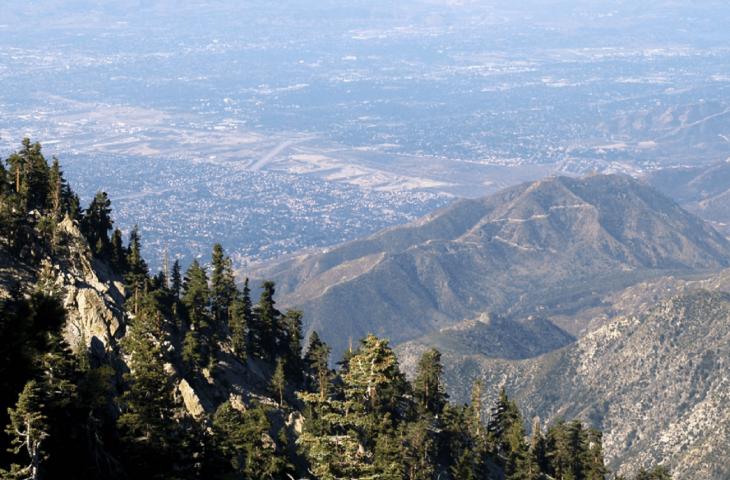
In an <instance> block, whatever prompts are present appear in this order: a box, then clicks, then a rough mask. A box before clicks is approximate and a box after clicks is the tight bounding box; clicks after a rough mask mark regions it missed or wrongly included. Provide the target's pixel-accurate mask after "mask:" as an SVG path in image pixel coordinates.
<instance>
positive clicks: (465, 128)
mask: <svg viewBox="0 0 730 480" xmlns="http://www.w3.org/2000/svg"><path fill="white" fill-rule="evenodd" d="M729 13H730V12H728V7H727V6H726V5H725V4H724V3H722V2H701V4H692V5H691V6H683V5H682V4H681V3H677V2H667V1H656V2H650V3H646V2H644V3H642V4H641V5H632V4H631V3H626V2H587V3H586V2H565V1H544V2H541V1H533V2H519V4H518V5H515V4H514V2H500V1H497V2H445V1H443V2H441V1H419V0H410V1H407V2H401V3H399V4H398V5H397V6H394V5H393V4H392V2H382V1H369V2H359V1H348V2H344V3H343V2H329V1H325V2H305V1H285V2H274V3H272V2H260V1H251V2H244V3H240V2H229V1H224V2H186V3H185V4H184V5H180V4H179V3H178V2H172V1H163V0H161V1H155V2H136V1H122V2H115V3H114V4H113V5H111V4H104V3H100V2H91V1H78V2H72V3H68V4H66V5H64V6H60V5H59V4H58V2H52V1H39V2H33V4H30V5H26V4H25V2H18V1H14V0H11V1H9V2H6V3H5V7H4V8H3V9H2V11H1V12H0V81H1V82H2V85H3V88H2V89H1V91H0V149H1V150H2V151H3V152H4V153H7V152H10V151H11V149H12V148H14V146H15V145H16V144H17V142H18V141H19V139H20V138H22V137H23V136H24V135H31V136H33V137H34V138H38V139H42V140H43V143H44V146H45V149H46V150H47V151H48V153H49V154H52V153H58V154H60V155H62V156H63V161H64V165H65V168H66V170H67V175H68V178H69V180H70V181H71V183H72V184H73V185H74V186H75V187H76V189H77V190H78V191H79V193H80V194H81V196H82V198H83V199H84V200H85V201H88V200H89V199H90V198H91V197H92V196H93V194H94V193H95V192H96V190H97V189H103V190H106V191H107V192H108V193H109V194H110V196H111V197H112V198H113V199H114V202H115V203H114V208H115V212H116V217H115V218H116V221H117V224H118V225H119V226H121V227H123V228H124V229H125V231H128V230H129V229H130V228H131V226H132V225H133V224H134V223H139V224H140V225H141V228H142V233H143V235H144V237H145V239H146V244H145V245H146V246H145V249H146V252H147V253H148V256H149V257H150V258H151V261H152V262H153V263H155V264H157V263H159V261H160V259H161V257H162V252H163V251H164V250H165V248H167V249H168V251H169V252H170V254H171V255H172V256H182V258H184V259H185V260H187V261H189V260H190V259H191V258H193V257H196V256H200V255H202V254H203V253H204V252H206V251H207V245H208V244H209V243H210V238H211V236H212V235H213V233H215V235H216V237H218V238H220V240H221V241H222V242H223V244H224V246H225V247H226V248H227V249H228V250H229V251H231V252H232V253H233V254H234V257H235V258H236V262H237V264H238V265H239V266H241V267H243V266H245V265H246V264H247V263H249V262H252V261H257V260H262V259H270V258H274V257H277V256H280V255H282V254H286V253H292V252H295V251H298V250H301V249H304V248H311V247H324V246H328V245H334V244H337V243H339V242H342V241H346V240H352V239H355V238H358V237H360V236H363V235H366V234H369V233H373V232H375V231H376V230H378V229H380V228H382V227H386V226H390V225H395V224H402V223H406V222H408V221H410V220H413V219H415V218H417V217H418V216H420V215H422V214H425V213H428V212H430V211H432V210H434V209H435V208H437V207H440V206H444V205H446V204H448V203H449V202H451V201H452V200H453V199H454V198H456V197H478V196H482V195H485V194H488V193H493V192H495V191H497V190H499V189H501V188H504V187H506V186H509V185H514V184H516V183H519V182H522V181H525V180H534V179H538V178H542V177H543V176H545V175H548V174H551V173H568V174H584V173H588V172H592V171H598V172H626V173H630V174H632V175H641V174H643V173H646V172H650V171H655V170H656V169H659V168H662V167H667V166H680V165H684V166H686V165H692V166H698V165H706V164H711V163H714V162H718V161H719V162H722V161H725V160H726V158H727V157H728V156H730V155H729V154H728V146H730V143H729V142H728V138H730V131H728V125H729V123H728V121H727V119H728V115H729V113H728V112H729V111H730V110H729V109H730V104H728V102H727V98H728V87H729V86H730V76H728V74H727V72H728V71H730V49H728V47H727V45H728V40H729V39H728V33H727V29H726V28H725V26H726V25H725V22H724V21H723V19H725V18H727V17H728V14H729ZM21 26H22V29H23V32H24V34H23V36H22V37H18V35H17V31H18V28H21ZM269 207H272V208H275V209H276V211H277V215H275V216H271V215H267V214H265V213H262V212H265V211H267V209H268V208H269ZM171 212H174V213H175V215H171ZM252 231H263V232H267V233H265V234H264V235H252V234H251V233H250V232H252Z"/></svg>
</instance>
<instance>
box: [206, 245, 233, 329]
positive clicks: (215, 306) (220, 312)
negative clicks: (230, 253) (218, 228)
mask: <svg viewBox="0 0 730 480" xmlns="http://www.w3.org/2000/svg"><path fill="white" fill-rule="evenodd" d="M210 291H211V292H210V293H211V295H210V297H211V310H212V313H213V321H214V323H215V331H216V332H219V333H223V332H225V331H226V330H227V328H228V320H229V310H230V308H231V304H232V303H233V300H234V299H235V297H236V283H235V280H234V275H233V265H232V262H231V259H230V257H227V256H226V255H225V252H224V251H223V247H222V246H221V244H220V243H216V244H215V245H214V246H213V254H212V259H211V275H210Z"/></svg>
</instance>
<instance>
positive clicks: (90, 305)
mask: <svg viewBox="0 0 730 480" xmlns="http://www.w3.org/2000/svg"><path fill="white" fill-rule="evenodd" d="M56 243H57V245H56V247H55V249H54V253H53V255H52V256H48V255H46V256H45V257H44V258H42V259H41V260H40V265H38V264H37V263H33V262H28V263H26V262H24V261H23V259H22V258H23V257H22V255H21V256H20V257H18V256H16V255H11V254H9V253H8V252H6V251H3V250H1V249H0V298H3V297H8V296H9V295H10V292H11V291H12V290H13V289H15V288H18V287H21V291H23V289H29V288H32V287H33V285H39V284H42V288H44V289H47V290H52V291H54V292H55V293H56V294H58V295H60V297H61V299H62V301H63V305H64V307H65V308H66V312H67V321H66V326H65V328H64V337H65V339H66V341H67V342H68V344H69V345H70V346H71V347H76V346H77V345H78V344H79V343H80V342H82V341H83V342H85V343H86V345H87V346H90V347H91V348H92V349H93V351H95V352H97V353H100V354H103V352H104V351H105V350H107V349H109V348H112V347H113V346H114V344H115V343H116V341H117V340H118V339H120V338H121V337H122V336H123V334H124V325H125V322H124V312H123V306H124V286H123V284H122V279H121V278H119V277H118V276H117V275H115V274H114V273H112V272H110V271H109V269H108V268H107V267H106V266H105V265H104V264H103V263H101V262H98V261H96V260H94V259H93V258H92V255H91V251H90V250H89V246H88V244H87V242H86V239H85V238H84V236H83V235H82V234H81V232H80V231H79V228H78V225H77V224H76V223H75V222H74V221H72V220H71V219H69V218H66V219H64V220H63V221H62V222H60V223H59V224H58V225H57V227H56Z"/></svg>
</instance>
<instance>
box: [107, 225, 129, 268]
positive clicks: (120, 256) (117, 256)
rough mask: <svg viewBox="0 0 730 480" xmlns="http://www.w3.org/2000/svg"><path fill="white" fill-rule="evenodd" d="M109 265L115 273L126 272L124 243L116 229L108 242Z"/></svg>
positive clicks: (119, 231)
mask: <svg viewBox="0 0 730 480" xmlns="http://www.w3.org/2000/svg"><path fill="white" fill-rule="evenodd" d="M109 243H110V254H109V263H111V265H112V267H114V269H115V270H116V271H117V272H120V273H124V272H126V271H127V252H126V250H125V249H124V241H123V240H122V231H121V230H119V229H118V228H115V229H114V233H112V238H111V240H110V242H109Z"/></svg>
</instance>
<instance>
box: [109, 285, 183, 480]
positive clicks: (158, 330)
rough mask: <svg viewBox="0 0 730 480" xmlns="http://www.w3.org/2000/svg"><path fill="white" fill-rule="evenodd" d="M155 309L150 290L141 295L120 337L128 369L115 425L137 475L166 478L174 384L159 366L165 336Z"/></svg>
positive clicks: (157, 307)
mask: <svg viewBox="0 0 730 480" xmlns="http://www.w3.org/2000/svg"><path fill="white" fill-rule="evenodd" d="M160 310H161V307H160V304H159V300H158V299H157V298H156V296H155V295H154V294H151V293H150V294H147V295H144V296H143V297H142V298H141V301H140V309H139V312H138V314H137V315H136V316H135V317H134V319H133V321H132V324H131V326H130V329H129V332H128V334H127V336H126V337H125V338H124V341H123V348H124V350H125V352H127V354H128V356H129V361H128V363H129V368H130V372H129V373H127V374H125V380H126V381H127V382H128V389H127V390H126V391H125V392H124V394H123V395H122V405H123V408H122V414H121V415H120V416H119V419H118V421H117V426H118V428H119V431H120V433H121V438H122V442H123V445H124V449H125V455H126V457H127V459H128V464H129V465H132V466H134V470H135V474H136V475H137V476H138V478H141V477H145V478H166V475H168V474H169V472H168V471H169V468H170V465H172V463H173V462H172V459H173V458H174V456H175V454H176V452H175V448H174V447H175V445H174V444H173V443H172V439H173V438H174V436H175V435H174V433H173V431H174V429H175V427H176V426H177V423H176V421H175V403H174V398H173V384H172V379H171V377H170V376H169V375H168V374H167V372H166V371H165V368H164V363H165V350H164V345H166V344H167V343H168V340H167V334H166V332H165V329H164V323H165V321H164V318H163V316H162V314H161V311H160Z"/></svg>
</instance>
